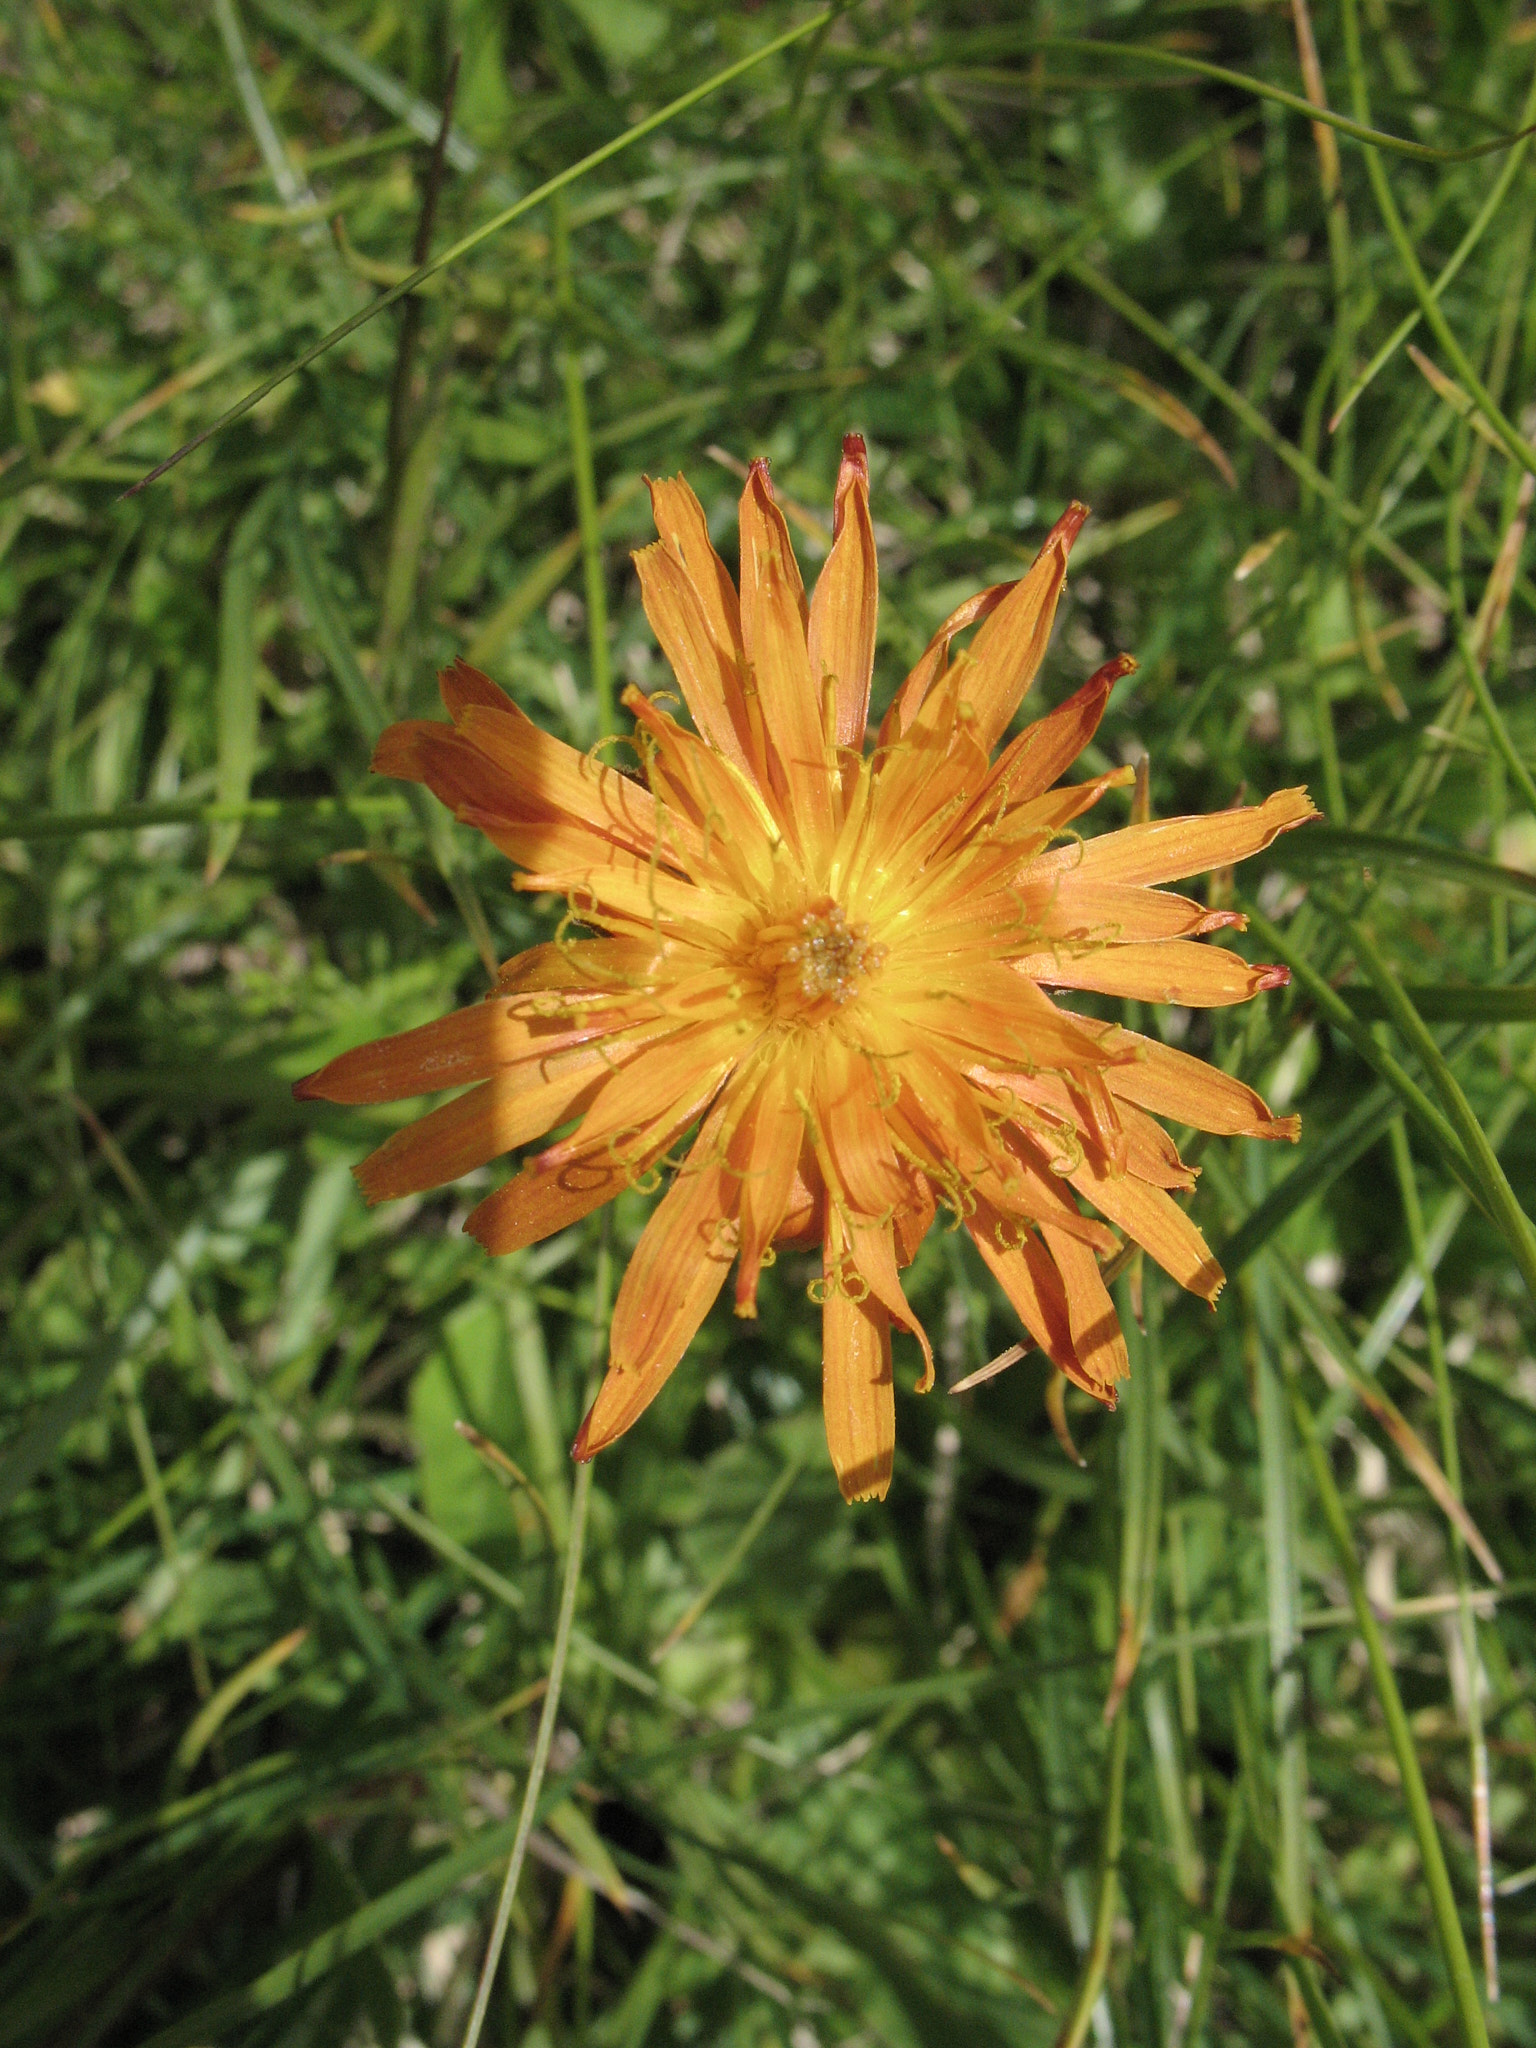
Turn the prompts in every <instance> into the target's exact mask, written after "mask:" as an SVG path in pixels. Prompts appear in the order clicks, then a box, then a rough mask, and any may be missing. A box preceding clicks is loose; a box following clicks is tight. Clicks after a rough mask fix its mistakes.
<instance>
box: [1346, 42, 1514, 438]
mask: <svg viewBox="0 0 1536 2048" xmlns="http://www.w3.org/2000/svg"><path fill="white" fill-rule="evenodd" d="M1357 48H1358V42H1357ZM1533 121H1536V78H1533V79H1532V81H1531V89H1530V91H1529V92H1528V93H1527V94H1526V99H1525V105H1524V106H1523V107H1522V108H1521V110H1520V120H1519V127H1520V130H1521V132H1520V134H1519V135H1518V136H1517V137H1516V139H1515V141H1514V143H1513V144H1512V146H1511V148H1510V151H1509V154H1508V155H1507V156H1506V157H1505V159H1504V161H1503V163H1502V164H1501V165H1500V166H1499V175H1498V177H1497V178H1496V179H1495V180H1494V182H1493V184H1492V186H1491V187H1490V188H1489V192H1488V196H1487V198H1486V199H1485V200H1484V201H1483V203H1482V205H1481V206H1480V207H1479V208H1478V210H1477V213H1476V215H1475V216H1474V218H1473V220H1472V222H1471V224H1470V225H1469V227H1468V228H1467V232H1466V233H1465V234H1464V235H1463V236H1462V238H1461V240H1460V241H1459V242H1458V243H1457V244H1456V247H1455V249H1454V250H1453V251H1452V253H1451V254H1450V256H1449V257H1447V259H1446V262H1445V267H1444V269H1443V270H1442V271H1441V272H1440V274H1439V276H1438V277H1437V278H1436V279H1435V280H1434V282H1433V284H1431V286H1430V287H1429V289H1430V293H1431V295H1432V296H1433V297H1434V298H1436V299H1439V298H1442V297H1443V296H1444V295H1445V292H1446V291H1447V290H1448V288H1449V287H1450V286H1451V285H1452V284H1454V282H1455V281H1456V278H1457V276H1458V275H1459V274H1460V271H1461V268H1462V265H1463V264H1464V263H1465V262H1466V260H1467V258H1468V257H1469V256H1470V255H1471V254H1472V252H1473V251H1474V250H1475V249H1476V247H1477V245H1478V243H1479V242H1480V241H1481V240H1482V239H1483V236H1484V235H1485V234H1486V233H1487V231H1488V226H1489V223H1490V222H1491V221H1492V220H1493V217H1494V215H1495V214H1496V213H1497V212H1498V210H1499V208H1500V207H1501V206H1502V205H1503V204H1504V200H1505V197H1506V195H1507V194H1508V192H1509V188H1510V186H1511V185H1513V183H1514V182H1515V179H1516V178H1517V177H1518V175H1519V172H1520V167H1521V165H1522V164H1523V163H1524V162H1525V157H1526V152H1527V150H1528V149H1529V148H1530V143H1531V138H1530V136H1529V134H1528V133H1526V132H1525V131H1526V130H1528V129H1529V128H1530V126H1531V124H1532V122H1533ZM1423 317H1424V315H1423V312H1422V310H1420V311H1418V312H1414V313H1406V314H1404V316H1403V318H1402V319H1401V320H1400V321H1399V322H1398V324H1397V326H1396V327H1394V328H1393V330H1392V332H1391V333H1390V334H1389V335H1388V336H1387V338H1386V340H1385V341H1384V342H1383V343H1382V344H1381V347H1380V348H1379V349H1377V351H1376V353H1375V355H1373V356H1372V357H1371V360H1370V361H1369V362H1368V363H1367V364H1366V366H1365V368H1364V369H1363V370H1362V371H1361V372H1360V374H1359V376H1358V377H1357V378H1356V379H1355V381H1354V383H1353V384H1352V385H1351V386H1350V387H1349V390H1348V392H1347V393H1346V394H1345V397H1344V400H1343V402H1342V404H1341V405H1340V406H1339V409H1338V411H1337V412H1336V413H1335V414H1334V416H1333V418H1332V419H1331V420H1330V421H1329V423H1328V424H1329V426H1330V428H1332V429H1333V431H1334V432H1337V431H1338V427H1339V423H1340V421H1341V420H1342V419H1343V418H1344V416H1345V414H1346V413H1347V412H1348V411H1349V410H1350V408H1351V407H1352V406H1353V405H1354V403H1355V401H1356V399H1358V398H1359V397H1360V396H1361V394H1362V393H1363V392H1364V391H1365V390H1366V389H1367V387H1368V386H1369V385H1371V384H1372V383H1374V382H1375V380H1376V378H1377V377H1378V376H1379V375H1380V374H1381V372H1382V370H1384V369H1385V368H1386V366H1387V364H1388V363H1389V362H1390V361H1391V359H1392V357H1393V356H1394V355H1396V353H1397V351H1398V350H1399V349H1400V348H1401V347H1402V345H1403V343H1404V342H1405V341H1406V340H1407V339H1408V337H1409V335H1411V334H1412V333H1413V330H1414V329H1415V328H1416V327H1417V326H1418V324H1419V322H1420V321H1421V320H1422V319H1423Z"/></svg>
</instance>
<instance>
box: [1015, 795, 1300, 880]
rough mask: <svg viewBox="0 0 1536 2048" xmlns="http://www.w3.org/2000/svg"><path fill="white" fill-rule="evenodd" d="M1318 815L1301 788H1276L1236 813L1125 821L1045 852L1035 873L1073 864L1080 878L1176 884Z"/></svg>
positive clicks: (1246, 853)
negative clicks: (1099, 835)
mask: <svg viewBox="0 0 1536 2048" xmlns="http://www.w3.org/2000/svg"><path fill="white" fill-rule="evenodd" d="M1317 815H1318V813H1317V806H1316V805H1315V804H1314V803H1313V801H1312V799H1311V797H1309V796H1308V795H1307V792H1306V791H1305V790H1304V789H1281V790H1277V791H1276V792H1275V794H1274V795H1273V796H1271V797H1266V798H1265V799H1264V801H1263V803H1261V804H1249V805H1248V806H1247V807H1246V808H1245V809H1243V810H1240V811H1212V812H1211V813H1210V814H1209V815H1208V816H1201V817H1193V818H1154V819H1153V820H1151V822H1150V823H1148V824H1145V825H1126V826H1124V827H1123V828H1122V829H1121V830H1120V831H1118V832H1106V833H1105V834H1104V835H1103V837H1102V838H1099V839H1089V840H1086V841H1084V842H1083V843H1082V844H1080V845H1077V846H1071V847H1062V848H1060V849H1058V850H1057V851H1056V852H1054V853H1050V854H1047V855H1045V856H1044V857H1043V858H1042V859H1041V860H1040V862H1039V863H1038V867H1037V872H1045V871H1049V870H1051V869H1054V868H1057V867H1061V868H1068V867H1071V868H1075V869H1076V871H1077V872H1078V874H1080V875H1081V876H1082V877H1083V879H1084V880H1085V881H1094V882H1132V883H1138V884H1141V885H1143V886H1145V885H1147V884H1149V883H1158V882H1181V881H1183V879H1184V878H1185V876H1186V875H1203V874H1205V873H1207V872H1208V870H1210V869H1211V868H1226V867H1231V865H1232V864H1233V862H1234V861H1239V860H1247V859H1248V857H1249V856H1250V855H1251V854H1255V853H1262V852H1263V850H1264V848H1265V847H1266V846H1269V845H1271V844H1272V843H1273V842H1274V841H1275V840H1276V839H1278V838H1279V836H1280V834H1281V833H1282V832H1290V831H1293V830H1294V829H1295V828H1296V826H1298V825H1305V824H1307V823H1308V822H1309V821H1310V820H1311V819H1313V818H1315V817H1316V816H1317Z"/></svg>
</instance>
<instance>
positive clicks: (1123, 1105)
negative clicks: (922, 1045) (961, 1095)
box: [973, 1034, 1195, 1189]
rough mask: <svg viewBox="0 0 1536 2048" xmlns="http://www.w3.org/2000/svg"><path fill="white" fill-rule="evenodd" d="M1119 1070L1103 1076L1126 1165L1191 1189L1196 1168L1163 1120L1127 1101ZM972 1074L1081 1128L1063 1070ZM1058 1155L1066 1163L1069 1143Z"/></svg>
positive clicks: (1156, 1181)
mask: <svg viewBox="0 0 1536 2048" xmlns="http://www.w3.org/2000/svg"><path fill="white" fill-rule="evenodd" d="M1127 1036H1129V1034H1127ZM1120 1072H1121V1069H1120V1068H1118V1067H1110V1068H1108V1069H1107V1070H1106V1072H1105V1075H1104V1081H1105V1085H1106V1087H1108V1089H1109V1092H1110V1094H1111V1095H1112V1096H1113V1097H1114V1098H1115V1111H1116V1115H1117V1117H1118V1120H1119V1124H1120V1130H1121V1135H1122V1136H1123V1138H1124V1140H1125V1146H1126V1158H1125V1170H1126V1171H1127V1172H1128V1173H1133V1174H1135V1176H1136V1178H1137V1179H1138V1180H1145V1181H1150V1182H1151V1183H1152V1185H1153V1186H1154V1187H1160V1188H1182V1189H1188V1188H1192V1187H1193V1186H1194V1184H1195V1175H1194V1171H1193V1169H1192V1168H1190V1167H1188V1166H1186V1165H1185V1164H1184V1162H1183V1160H1182V1159H1180V1157H1179V1154H1178V1148H1177V1147H1176V1146H1175V1144H1174V1142H1173V1140H1172V1138H1170V1137H1169V1135H1168V1133H1167V1132H1166V1131H1165V1130H1164V1129H1163V1127H1162V1125H1161V1124H1159V1123H1154V1122H1153V1120H1152V1118H1151V1117H1149V1116H1147V1115H1145V1114H1144V1113H1143V1112H1142V1111H1141V1110H1139V1109H1137V1108H1135V1107H1134V1105H1133V1104H1132V1103H1130V1102H1129V1101H1127V1100H1126V1098H1125V1096H1124V1095H1123V1094H1122V1093H1121V1091H1120V1089H1119V1087H1118V1085H1117V1083H1118V1079H1119V1075H1120ZM973 1078H974V1079H975V1080H976V1081H978V1082H980V1083H983V1084H985V1085H987V1086H990V1087H992V1088H997V1089H1007V1090H1008V1091H1009V1092H1010V1093H1011V1094H1014V1095H1017V1096H1019V1097H1020V1098H1021V1099H1022V1100H1023V1101H1025V1102H1028V1103H1035V1104H1038V1105H1039V1106H1040V1107H1041V1108H1044V1109H1047V1110H1050V1111H1051V1112H1052V1113H1053V1114H1054V1115H1056V1116H1058V1117H1060V1118H1062V1119H1063V1120H1064V1121H1065V1122H1066V1123H1068V1124H1071V1125H1075V1126H1076V1127H1077V1128H1078V1129H1079V1130H1080V1131H1081V1130H1082V1128H1083V1120H1082V1118H1081V1116H1080V1114H1079V1111H1078V1107H1077V1104H1076V1102H1075V1101H1074V1100H1073V1096H1072V1092H1071V1090H1070V1089H1069V1088H1068V1086H1067V1083H1066V1080H1065V1079H1064V1078H1063V1076H1062V1075H1060V1074H1045V1073H1039V1074H989V1073H987V1072H986V1071H985V1070H984V1069H981V1068H976V1069H974V1070H973ZM1057 1160H1058V1164H1065V1163H1068V1161H1067V1153H1066V1148H1065V1147H1063V1149H1062V1151H1061V1152H1060V1153H1059V1154H1058V1155H1057Z"/></svg>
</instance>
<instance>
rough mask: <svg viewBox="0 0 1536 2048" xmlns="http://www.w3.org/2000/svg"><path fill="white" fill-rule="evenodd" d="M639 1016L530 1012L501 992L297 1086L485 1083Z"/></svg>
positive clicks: (313, 1094)
mask: <svg viewBox="0 0 1536 2048" xmlns="http://www.w3.org/2000/svg"><path fill="white" fill-rule="evenodd" d="M633 1021H635V1020H634V1019H633V1018H631V1017H629V1016H625V1015H614V1014H612V1013H611V1012H605V1014H603V1015H602V1016H600V1017H597V1018H592V1017H588V1018H586V1019H584V1020H582V1021H581V1022H579V1023H578V1022H574V1021H573V1022H563V1021H562V1020H560V1019H556V1018H546V1017H530V1016H524V1015H521V1014H519V1013H518V1012H517V1011H515V1010H514V1009H513V1007H512V1006H511V1005H510V1004H509V1003H506V1002H503V1001H501V1000H500V999H498V998H497V997H495V996H488V997H487V998H486V1000H485V1001H484V1002H481V1003H475V1004H473V1005H472V1006H471V1007H470V1008H469V1009H467V1010H455V1011H453V1013H452V1014H451V1015H449V1016H447V1017H438V1018H435V1019H434V1020H433V1022H432V1023H430V1024H422V1025H419V1026H418V1027H417V1029H416V1030H414V1031H399V1032H396V1033H395V1035H394V1036H393V1037H392V1038H378V1039H375V1040H374V1041H373V1043H372V1044H371V1045H359V1046H357V1047H355V1048H354V1049H353V1050H352V1051H351V1052H344V1053H342V1054H341V1055H340V1056H339V1057H338V1058H337V1059H334V1060H332V1061H331V1062H330V1063H329V1065H327V1066H324V1067H321V1068H320V1070H319V1072H318V1073H314V1074H307V1075H306V1076H305V1077H304V1079H303V1080H302V1081H296V1082H295V1083H294V1085H293V1092H294V1095H295V1097H296V1098H297V1100H298V1101H300V1102H315V1101H319V1102H346V1103H372V1102H399V1101H401V1100H403V1099H404V1098H405V1097H407V1096H411V1095H430V1094H432V1093H434V1092H435V1091H436V1090H437V1089H439V1088H460V1087H463V1086H464V1084H465V1083H466V1082H470V1081H484V1080H487V1079H488V1078H489V1077H490V1076H491V1075H492V1074H495V1073H498V1072H500V1070H501V1069H502V1068H503V1067H510V1066H512V1065H514V1064H515V1063H516V1062H517V1061H519V1060H527V1059H532V1058H535V1057H538V1058H542V1057H543V1056H544V1055H545V1054H547V1053H553V1052H563V1051H566V1050H567V1049H568V1048H569V1047H571V1046H573V1045H580V1044H583V1043H585V1042H586V1041H587V1040H589V1039H593V1038H601V1037H605V1036H607V1035H608V1034H609V1033H610V1032H612V1031H613V1030H615V1029H616V1028H619V1027H621V1026H622V1025H624V1024H626V1023H630V1022H633Z"/></svg>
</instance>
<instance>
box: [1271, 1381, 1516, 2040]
mask: <svg viewBox="0 0 1536 2048" xmlns="http://www.w3.org/2000/svg"><path fill="white" fill-rule="evenodd" d="M1289 1386H1290V1395H1291V1407H1292V1411H1293V1413H1294V1414H1295V1417H1296V1427H1297V1430H1298V1433H1299V1434H1300V1437H1301V1441H1302V1446H1303V1449H1304V1451H1305V1454H1306V1459H1307V1465H1308V1468H1309V1470H1310V1472H1311V1476H1312V1483H1313V1486H1314V1488H1315V1490H1316V1493H1317V1498H1318V1502H1319V1504H1320V1506H1321V1507H1322V1510H1323V1520H1324V1523H1325V1524H1326V1527H1327V1530H1328V1535H1329V1538H1330V1540H1331V1541H1332V1544H1333V1548H1334V1552H1335V1554H1336V1555H1337V1557H1338V1560H1339V1566H1340V1569H1341V1570H1342V1571H1343V1573H1344V1579H1345V1583H1346V1584H1347V1586H1348V1588H1349V1599H1350V1605H1351V1606H1352V1607H1353V1608H1354V1611H1355V1622H1356V1625H1357V1627H1358V1628H1359V1631H1360V1638H1361V1641H1362V1642H1363V1643H1364V1644H1365V1650H1366V1656H1367V1658H1368V1659H1369V1662H1370V1668H1371V1679H1372V1682H1373V1684H1374V1686H1375V1688H1376V1697H1377V1699H1378V1700H1379V1701H1380V1703H1381V1712H1382V1718H1383V1720H1384V1721H1385V1722H1386V1725H1387V1735H1388V1738H1389V1740H1390V1741H1391V1744H1392V1754H1393V1756H1394V1758H1395V1759H1396V1762H1397V1768H1398V1771H1399V1773H1400V1774H1401V1778H1402V1785H1403V1796H1404V1801H1405V1803H1406V1805H1407V1808H1408V1819H1409V1823H1410V1825H1411V1826H1412V1828H1413V1834H1414V1839H1415V1841H1416V1842H1417V1844H1418V1850H1419V1859H1420V1862H1421V1863H1422V1865H1423V1868H1424V1878H1425V1883H1426V1885H1427V1886H1428V1890H1429V1902H1430V1910H1431V1912H1432V1914H1433V1916H1434V1923H1435V1934H1436V1938H1437V1940H1438V1942H1439V1945H1440V1952H1441V1955H1442V1956H1443V1957H1444V1959H1445V1966H1446V1971H1447V1974H1448V1975H1449V1977H1450V1983H1451V1996H1452V1999H1453V2001H1454V2004H1455V2008H1456V2015H1457V2020H1458V2022H1459V2025H1460V2029H1461V2037H1462V2040H1463V2041H1464V2042H1465V2043H1466V2048H1488V2028H1487V2022H1486V2021H1485V2019H1484V2017H1483V2010H1482V2007H1481V2005H1480V2004H1479V2002H1478V1996H1477V1981H1476V1979H1475V1977H1474V1976H1473V1973H1472V1959H1471V1957H1470V1955H1469V1954H1468V1952H1467V1943H1466V1937H1465V1936H1464V1934H1463V1933H1462V1928H1461V1919H1460V1916H1459V1915H1458V1913H1457V1910H1456V1896H1455V1893H1454V1892H1453V1891H1452V1890H1451V1878H1450V1872H1449V1871H1448V1870H1447V1868H1446V1863H1445V1852H1444V1850H1443V1849H1442V1847H1441V1845H1440V1836H1439V1832H1438V1830H1437V1829H1436V1827H1435V1817H1434V1814H1433V1812H1432V1811H1431V1809H1430V1804H1429V1792H1428V1789H1427V1787H1426V1786H1425V1783H1424V1773H1423V1771H1422V1769H1421V1768H1420V1765H1419V1756H1418V1751H1417V1750H1416V1749H1415V1748H1414V1745H1413V1731H1412V1729H1411V1728H1410V1727H1409V1725H1408V1716H1407V1713H1406V1712H1405V1711H1404V1708H1403V1701H1402V1695H1401V1693H1399V1691H1398V1689H1397V1680H1396V1678H1395V1677H1394V1676H1393V1673H1392V1666H1391V1663H1390V1662H1389V1660H1388V1657H1387V1646H1386V1642H1385V1639H1384V1638H1383V1636H1382V1633H1381V1626H1380V1624H1379V1622H1378V1621H1377V1619H1376V1616H1375V1613H1374V1611H1373V1610H1372V1607H1371V1602H1370V1596H1369V1594H1368V1593H1367V1592H1366V1590H1365V1576H1364V1574H1363V1573H1362V1571H1361V1569H1360V1560H1359V1558H1358V1557H1357V1556H1356V1555H1355V1544H1354V1538H1353V1536H1352V1535H1351V1533H1350V1527H1349V1519H1348V1516H1347V1515H1346V1514H1345V1512H1344V1503H1343V1500H1342V1499H1341V1497H1340V1495H1339V1490H1338V1487H1337V1486H1336V1485H1335V1484H1334V1478H1333V1472H1332V1470H1331V1468H1330V1466H1329V1463H1328V1457H1327V1453H1326V1452H1325V1450H1324V1448H1323V1446H1322V1444H1321V1442H1320V1441H1319V1439H1318V1434H1317V1428H1316V1425H1315V1424H1314V1422H1313V1420H1312V1411H1311V1410H1310V1409H1309V1408H1308V1406H1307V1404H1306V1402H1305V1400H1304V1399H1303V1398H1302V1394H1301V1390H1300V1388H1299V1387H1298V1386H1297V1385H1296V1382H1295V1381H1294V1379H1293V1380H1291V1381H1290V1382H1289Z"/></svg>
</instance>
